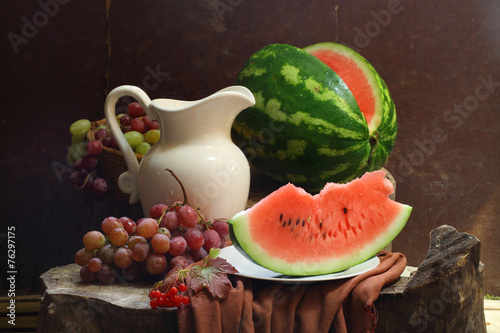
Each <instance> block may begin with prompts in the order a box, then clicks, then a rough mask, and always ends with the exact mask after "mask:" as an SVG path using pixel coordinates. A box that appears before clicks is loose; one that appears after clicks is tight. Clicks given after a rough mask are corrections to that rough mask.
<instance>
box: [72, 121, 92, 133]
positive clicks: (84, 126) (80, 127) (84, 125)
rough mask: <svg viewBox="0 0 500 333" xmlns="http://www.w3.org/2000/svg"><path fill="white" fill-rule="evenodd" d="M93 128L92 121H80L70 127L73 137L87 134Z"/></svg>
mask: <svg viewBox="0 0 500 333" xmlns="http://www.w3.org/2000/svg"><path fill="white" fill-rule="evenodd" d="M91 126H92V124H91V123H90V120H88V119H80V120H77V121H75V122H74V123H73V124H71V126H70V127H69V132H70V133H71V134H73V135H78V134H85V133H87V132H88V130H90V127H91Z"/></svg>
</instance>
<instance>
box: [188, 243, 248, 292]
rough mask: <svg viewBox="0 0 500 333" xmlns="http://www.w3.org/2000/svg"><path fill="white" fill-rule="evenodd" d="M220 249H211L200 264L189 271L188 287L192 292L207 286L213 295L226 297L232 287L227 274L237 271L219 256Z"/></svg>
mask: <svg viewBox="0 0 500 333" xmlns="http://www.w3.org/2000/svg"><path fill="white" fill-rule="evenodd" d="M219 252H220V249H211V250H210V253H209V255H208V256H206V257H205V259H204V260H203V262H202V263H201V265H195V266H193V267H191V269H190V271H189V280H190V281H189V282H190V287H191V288H192V289H193V290H194V292H198V291H200V290H201V289H202V288H207V289H208V291H209V292H210V293H211V294H212V296H213V297H219V298H226V297H227V296H228V295H229V291H231V289H232V288H233V286H232V284H231V281H229V278H228V277H227V274H234V273H238V271H237V270H236V268H234V267H233V266H232V265H231V264H230V263H228V262H227V261H226V260H225V259H223V258H219V256H218V255H219Z"/></svg>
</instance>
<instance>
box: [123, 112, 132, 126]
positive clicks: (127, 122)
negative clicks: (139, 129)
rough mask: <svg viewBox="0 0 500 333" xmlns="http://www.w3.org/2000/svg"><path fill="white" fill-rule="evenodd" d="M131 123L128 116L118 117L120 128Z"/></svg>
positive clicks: (130, 118)
mask: <svg viewBox="0 0 500 333" xmlns="http://www.w3.org/2000/svg"><path fill="white" fill-rule="evenodd" d="M131 123H132V117H131V116H129V115H128V114H123V115H122V116H121V117H120V124H121V125H122V126H128V125H130V124H131Z"/></svg>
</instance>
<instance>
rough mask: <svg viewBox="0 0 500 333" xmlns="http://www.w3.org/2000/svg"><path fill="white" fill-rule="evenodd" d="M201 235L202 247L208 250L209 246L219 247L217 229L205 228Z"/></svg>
mask: <svg viewBox="0 0 500 333" xmlns="http://www.w3.org/2000/svg"><path fill="white" fill-rule="evenodd" d="M203 237H204V238H205V243H204V244H203V248H204V249H205V250H206V251H207V252H209V251H210V249H211V248H219V247H220V236H219V234H218V233H217V231H215V230H213V229H210V230H206V231H205V232H204V233H203Z"/></svg>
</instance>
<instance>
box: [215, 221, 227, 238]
mask: <svg viewBox="0 0 500 333" xmlns="http://www.w3.org/2000/svg"><path fill="white" fill-rule="evenodd" d="M212 229H213V230H215V231H217V233H218V234H219V236H221V237H227V236H229V224H228V223H227V221H226V220H215V221H214V223H213V224H212Z"/></svg>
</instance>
